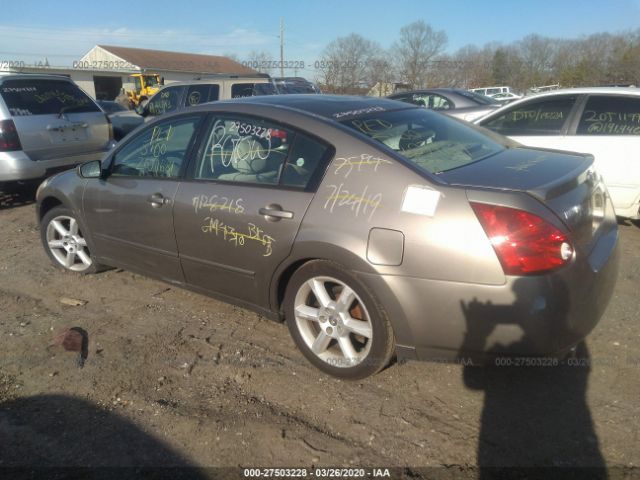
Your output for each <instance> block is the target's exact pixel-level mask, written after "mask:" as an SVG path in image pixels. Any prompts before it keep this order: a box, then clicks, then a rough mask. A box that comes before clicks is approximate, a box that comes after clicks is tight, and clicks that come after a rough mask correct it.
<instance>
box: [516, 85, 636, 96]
mask: <svg viewBox="0 0 640 480" xmlns="http://www.w3.org/2000/svg"><path fill="white" fill-rule="evenodd" d="M567 93H574V94H578V95H581V94H582V95H584V94H591V93H595V94H598V95H640V88H637V87H576V88H560V89H558V90H549V91H548V92H540V93H532V94H530V95H527V96H526V97H525V98H532V97H543V96H553V95H566V94H567Z"/></svg>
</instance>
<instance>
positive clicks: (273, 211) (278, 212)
mask: <svg viewBox="0 0 640 480" xmlns="http://www.w3.org/2000/svg"><path fill="white" fill-rule="evenodd" d="M258 213H259V214H260V215H264V216H265V217H271V219H272V220H280V219H281V218H287V219H289V220H291V219H292V218H293V212H289V211H287V210H283V209H282V207H281V206H280V205H269V206H268V207H263V208H261V209H260V210H258Z"/></svg>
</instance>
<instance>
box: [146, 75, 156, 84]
mask: <svg viewBox="0 0 640 480" xmlns="http://www.w3.org/2000/svg"><path fill="white" fill-rule="evenodd" d="M144 83H145V84H146V85H147V87H157V86H158V78H157V77H156V76H155V75H147V76H146V77H144Z"/></svg>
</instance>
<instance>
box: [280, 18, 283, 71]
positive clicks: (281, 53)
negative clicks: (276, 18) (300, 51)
mask: <svg viewBox="0 0 640 480" xmlns="http://www.w3.org/2000/svg"><path fill="white" fill-rule="evenodd" d="M280 76H281V77H284V20H283V19H282V17H280Z"/></svg>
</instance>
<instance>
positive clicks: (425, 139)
mask: <svg viewBox="0 0 640 480" xmlns="http://www.w3.org/2000/svg"><path fill="white" fill-rule="evenodd" d="M342 123H343V124H344V125H347V126H348V127H350V128H353V129H354V130H357V131H359V132H361V133H364V134H365V135H367V136H368V137H371V138H372V139H374V140H376V141H378V142H380V143H382V144H384V145H386V146H387V147H389V148H391V149H392V150H395V151H396V152H398V153H399V154H400V155H402V156H403V157H404V158H406V159H407V160H409V161H411V162H413V163H414V164H416V165H418V166H419V167H420V168H422V169H424V170H426V171H427V172H429V173H440V172H446V171H447V170H452V169H454V168H458V167H462V166H464V165H467V164H469V163H473V162H477V161H478V160H482V159H483V158H487V157H488V156H490V155H494V154H496V153H498V152H501V151H502V150H504V148H505V145H504V144H501V143H499V141H497V139H492V138H491V137H489V136H487V135H486V134H484V133H483V132H481V131H479V130H476V129H475V128H474V127H472V126H467V125H464V124H462V123H461V122H458V121H456V120H454V119H451V118H449V117H446V116H444V115H441V114H439V113H435V112H432V111H429V110H425V109H422V108H411V109H406V110H400V111H394V112H381V113H379V114H374V115H368V116H366V117H360V118H355V119H350V120H347V121H344V122H342Z"/></svg>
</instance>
